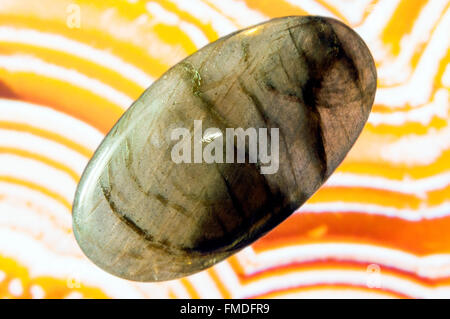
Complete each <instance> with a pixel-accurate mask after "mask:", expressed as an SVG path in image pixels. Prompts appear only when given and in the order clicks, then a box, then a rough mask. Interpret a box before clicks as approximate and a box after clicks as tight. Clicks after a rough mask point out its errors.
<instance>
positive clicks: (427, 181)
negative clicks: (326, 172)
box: [322, 170, 450, 198]
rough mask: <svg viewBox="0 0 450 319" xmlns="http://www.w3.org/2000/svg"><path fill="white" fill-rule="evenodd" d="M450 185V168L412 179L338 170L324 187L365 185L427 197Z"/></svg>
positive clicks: (366, 186) (365, 186)
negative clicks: (443, 171)
mask: <svg viewBox="0 0 450 319" xmlns="http://www.w3.org/2000/svg"><path fill="white" fill-rule="evenodd" d="M449 185H450V170H449V171H448V172H445V173H442V174H437V175H433V176H430V177H426V178H419V179H412V178H409V177H405V178H404V179H403V180H395V179H389V178H384V177H378V176H370V175H358V174H350V173H340V172H336V173H334V174H332V175H331V176H330V178H329V179H328V180H327V181H326V183H325V184H324V185H323V186H322V187H324V188H326V187H364V188H371V189H382V190H387V191H392V192H399V193H403V194H411V195H415V196H417V197H420V198H426V196H427V193H428V192H431V191H434V190H438V189H443V188H444V187H447V186H449Z"/></svg>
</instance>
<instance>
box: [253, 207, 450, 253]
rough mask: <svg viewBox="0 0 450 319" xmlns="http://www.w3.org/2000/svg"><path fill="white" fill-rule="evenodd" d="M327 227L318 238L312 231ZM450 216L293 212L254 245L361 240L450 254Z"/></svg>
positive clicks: (262, 247) (259, 247) (263, 247)
mask: <svg viewBox="0 0 450 319" xmlns="http://www.w3.org/2000/svg"><path fill="white" fill-rule="evenodd" d="M324 225H325V227H326V230H327V231H326V233H324V234H322V236H320V237H319V238H317V237H314V236H310V232H311V231H312V230H315V229H317V228H318V227H323V226H324ZM449 229H450V216H446V217H441V218H434V219H430V220H428V219H424V220H421V221H420V222H413V221H407V220H404V219H401V218H394V217H387V216H381V215H369V214H367V213H363V212H361V213H353V212H348V213H326V212H324V213H319V214H317V213H308V212H302V213H297V214H294V215H291V216H290V217H289V218H288V219H287V220H285V221H284V222H282V223H281V224H280V225H278V226H277V227H276V228H275V229H274V230H272V231H271V232H269V233H268V234H267V235H266V236H264V237H262V238H261V239H259V240H258V241H257V242H255V243H254V244H253V246H252V247H253V249H255V250H256V251H263V250H267V249H275V248H281V247H285V246H290V245H301V244H311V243H330V242H345V243H353V244H355V243H361V244H369V245H375V246H381V247H387V248H393V249H399V250H403V251H405V252H409V253H412V254H415V255H418V256H425V255H429V254H439V253H450V232H449V231H448V230H449Z"/></svg>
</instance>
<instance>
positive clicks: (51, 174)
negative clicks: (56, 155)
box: [0, 154, 77, 203]
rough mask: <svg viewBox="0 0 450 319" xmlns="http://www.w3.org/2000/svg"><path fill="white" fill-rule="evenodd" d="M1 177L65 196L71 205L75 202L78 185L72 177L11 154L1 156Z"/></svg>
mask: <svg viewBox="0 0 450 319" xmlns="http://www.w3.org/2000/svg"><path fill="white" fill-rule="evenodd" d="M0 176H12V177H15V178H20V179H23V180H26V181H29V182H32V183H35V184H38V185H41V186H43V187H45V188H47V189H49V190H51V191H53V192H55V193H57V194H59V195H61V196H63V197H64V198H65V199H66V200H67V201H68V202H69V203H71V202H72V200H73V196H74V193H75V188H76V185H77V184H76V182H75V181H74V180H73V179H72V178H71V177H70V176H68V175H67V174H66V173H63V172H62V171H60V170H57V169H55V168H53V167H50V166H47V165H45V164H43V163H41V162H38V161H35V160H32V159H28V158H23V157H19V156H15V155H10V154H0Z"/></svg>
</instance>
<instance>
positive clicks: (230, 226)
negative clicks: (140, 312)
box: [73, 17, 376, 281]
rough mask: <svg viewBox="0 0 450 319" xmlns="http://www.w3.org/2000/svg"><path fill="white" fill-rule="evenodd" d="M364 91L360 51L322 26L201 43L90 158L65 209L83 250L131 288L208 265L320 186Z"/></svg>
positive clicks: (369, 72)
mask: <svg viewBox="0 0 450 319" xmlns="http://www.w3.org/2000/svg"><path fill="white" fill-rule="evenodd" d="M375 90H376V70H375V65H374V62H373V59H372V56H371V54H370V52H369V50H368V48H367V47H366V45H365V44H364V42H363V41H362V40H361V38H360V37H359V36H358V35H357V34H356V33H355V32H354V31H353V30H351V29H350V28H349V27H347V26H345V25H344V24H342V23H341V22H338V21H336V20H333V19H329V18H322V17H284V18H278V19H274V20H271V21H268V22H266V23H263V24H260V25H257V26H254V27H251V28H247V29H245V30H242V31H239V32H236V33H233V34H230V35H228V36H226V37H223V38H221V39H219V40H218V41H216V42H213V43H211V44H209V45H207V46H206V47H204V48H202V49H201V50H199V51H198V52H196V53H194V54H193V55H191V56H189V57H188V58H186V59H185V60H183V61H181V62H180V63H178V64H177V65H175V66H174V67H172V68H171V69H170V70H169V71H167V72H166V73H165V74H164V75H163V76H162V77H161V78H160V79H159V80H157V81H156V82H155V83H154V84H153V85H152V86H150V87H149V88H148V89H147V90H146V91H145V92H144V93H143V94H142V96H141V97H140V98H139V99H138V100H137V101H136V102H135V103H134V104H133V105H132V106H131V107H130V108H129V110H128V111H127V112H125V114H124V115H123V116H122V117H121V119H120V120H119V121H118V122H117V124H116V125H115V126H114V127H113V129H112V130H111V131H110V132H109V134H108V135H107V136H106V138H105V139H104V140H103V142H102V144H101V145H100V147H99V148H98V149H97V151H96V152H95V155H94V156H93V158H92V159H91V161H90V162H89V164H88V166H87V168H86V170H85V172H84V174H83V176H82V179H81V182H80V184H79V186H78V189H77V193H76V197H75V201H74V205H73V229H74V233H75V236H76V238H77V241H78V243H79V245H80V247H81V248H82V250H83V252H84V253H85V254H86V255H87V256H88V257H89V258H90V259H91V260H92V261H93V262H94V263H96V264H97V265H98V266H100V267H101V268H103V269H104V270H106V271H108V272H110V273H112V274H114V275H117V276H120V277H123V278H126V279H131V280H138V281H160V280H170V279H174V278H179V277H182V276H186V275H189V274H192V273H195V272H197V271H200V270H202V269H205V268H207V267H209V266H212V265H214V264H215V263H217V262H219V261H221V260H223V259H224V258H226V257H228V256H230V255H231V254H233V253H235V252H237V251H238V250H240V249H242V248H244V247H246V246H247V245H249V244H251V243H252V242H254V241H255V240H256V239H258V238H259V237H261V236H262V235H264V234H265V233H266V232H268V231H269V230H271V229H272V228H273V227H275V226H276V225H278V224H279V223H280V222H281V221H283V220H284V219H285V218H287V217H288V216H289V215H290V214H291V213H292V212H294V211H295V210H296V209H297V208H298V207H299V206H301V205H302V204H303V203H304V202H305V201H306V200H307V199H308V198H309V197H310V196H311V195H312V194H313V193H314V192H315V191H316V190H317V189H318V188H319V187H320V186H321V185H322V184H323V183H324V181H325V180H326V179H327V178H328V177H329V176H330V174H331V173H332V172H333V171H334V170H335V168H336V167H337V166H338V165H339V163H340V162H341V161H342V160H343V159H344V157H345V155H346V154H347V152H348V151H349V150H350V148H351V147H352V145H353V144H354V142H355V140H356V139H357V137H358V136H359V134H360V132H361V130H362V128H363V126H364V124H365V122H366V120H367V118H368V115H369V113H370V110H371V107H372V103H373V100H374V95H375Z"/></svg>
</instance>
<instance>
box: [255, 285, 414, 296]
mask: <svg viewBox="0 0 450 319" xmlns="http://www.w3.org/2000/svg"><path fill="white" fill-rule="evenodd" d="M341 289H349V290H359V291H364V292H376V293H377V294H382V295H385V296H386V297H391V298H400V299H410V298H412V297H411V296H408V295H405V294H402V293H400V292H396V291H393V290H389V289H383V288H369V287H366V286H356V285H350V284H339V283H336V284H333V285H329V284H317V285H308V286H302V287H292V288H287V289H279V290H274V291H271V292H268V293H264V294H261V295H255V296H251V297H250V298H261V299H273V298H283V296H285V295H287V294H290V293H296V292H308V291H314V290H336V291H340V290H341Z"/></svg>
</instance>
